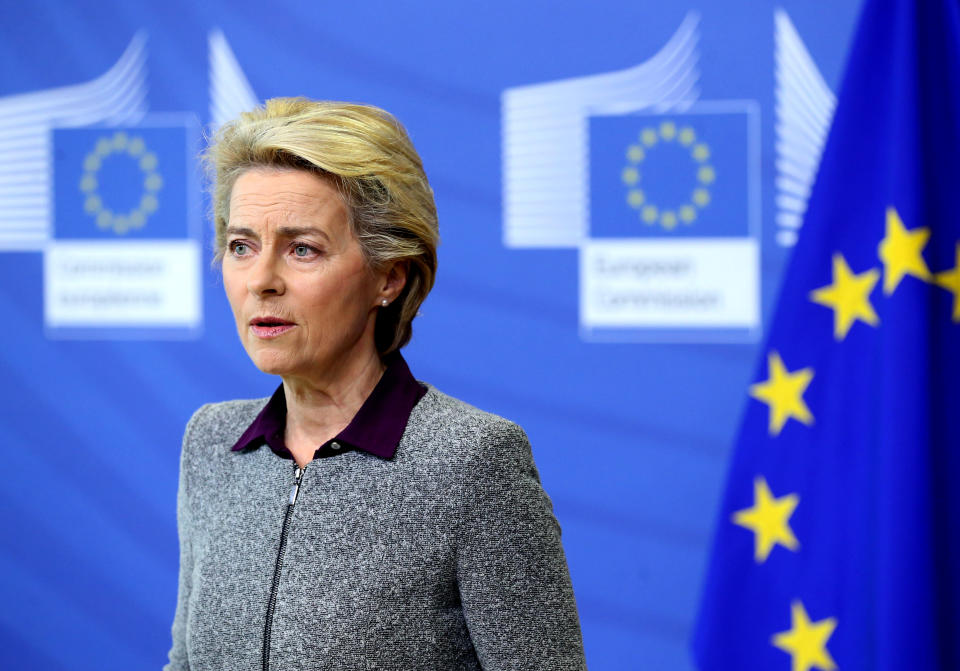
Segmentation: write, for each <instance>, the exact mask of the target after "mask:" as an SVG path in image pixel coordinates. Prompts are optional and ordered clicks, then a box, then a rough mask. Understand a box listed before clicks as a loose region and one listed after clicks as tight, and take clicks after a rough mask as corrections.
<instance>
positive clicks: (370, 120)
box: [204, 98, 440, 355]
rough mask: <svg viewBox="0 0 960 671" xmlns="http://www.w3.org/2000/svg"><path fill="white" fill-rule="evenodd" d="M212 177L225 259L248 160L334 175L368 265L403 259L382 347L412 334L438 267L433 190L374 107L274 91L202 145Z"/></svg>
mask: <svg viewBox="0 0 960 671" xmlns="http://www.w3.org/2000/svg"><path fill="white" fill-rule="evenodd" d="M204 160H205V162H206V165H207V167H208V169H209V171H210V172H211V177H212V180H213V219H214V225H215V228H216V248H217V252H216V258H215V261H219V260H221V259H222V258H223V254H224V251H225V247H226V228H227V222H228V219H229V216H230V194H231V191H232V190H233V185H234V183H235V182H236V181H237V178H238V177H239V176H240V175H241V174H243V173H244V172H245V171H247V170H249V169H250V168H256V167H276V168H288V169H295V170H307V171H310V172H313V173H316V174H318V175H320V176H322V177H325V178H328V179H330V180H332V181H333V182H334V183H335V184H336V186H337V188H338V190H339V192H340V194H341V196H342V197H343V199H344V202H345V204H346V205H347V209H348V211H349V213H350V225H351V228H352V230H353V234H354V235H355V236H356V238H357V241H358V242H359V243H360V248H361V249H362V250H363V253H364V256H365V257H366V259H367V262H368V263H369V264H370V266H371V267H372V268H376V269H379V268H383V267H385V266H386V265H388V264H390V263H392V262H395V261H401V262H406V264H407V266H408V267H407V282H406V286H405V287H404V288H403V291H402V292H401V293H400V295H399V296H398V297H397V299H396V300H394V301H393V302H392V303H391V304H390V305H389V306H388V307H385V308H381V309H380V311H379V313H378V315H377V323H376V329H375V340H376V345H377V350H378V351H379V352H380V354H381V355H384V354H387V353H389V352H392V351H394V350H397V349H400V348H401V347H403V346H404V345H406V344H407V342H409V341H410V335H411V333H412V326H411V322H412V321H413V318H414V317H415V316H416V315H417V312H418V310H419V309H420V305H421V304H422V303H423V301H424V299H425V298H426V297H427V294H428V293H430V289H431V288H432V287H433V281H434V277H435V275H436V270H437V245H438V244H439V242H440V238H439V230H438V227H437V210H436V206H435V205H434V202H433V191H432V190H431V189H430V184H429V183H428V182H427V176H426V174H424V171H423V164H422V162H421V161H420V156H419V155H418V154H417V151H416V149H414V147H413V143H412V142H411V141H410V138H409V136H408V135H407V132H406V131H405V130H404V128H403V126H402V125H401V124H400V122H399V121H397V120H396V119H395V118H394V117H393V116H392V115H391V114H389V113H388V112H386V111H384V110H382V109H379V108H377V107H373V106H372V105H358V104H352V103H342V102H331V101H313V100H308V99H306V98H274V99H272V100H268V101H267V102H266V103H265V104H264V105H263V106H262V107H258V108H256V109H254V110H252V111H250V112H245V113H243V114H241V115H240V117H239V118H238V119H236V120H234V121H232V122H230V123H227V124H225V125H224V126H222V127H221V128H220V129H219V130H218V131H217V133H216V135H215V136H214V138H213V141H212V143H211V145H210V147H209V148H208V149H207V150H206V152H205V153H204Z"/></svg>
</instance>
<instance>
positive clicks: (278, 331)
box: [250, 320, 297, 338]
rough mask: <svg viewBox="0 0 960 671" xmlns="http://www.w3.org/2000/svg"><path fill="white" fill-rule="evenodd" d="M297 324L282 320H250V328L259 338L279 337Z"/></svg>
mask: <svg viewBox="0 0 960 671" xmlns="http://www.w3.org/2000/svg"><path fill="white" fill-rule="evenodd" d="M296 326H297V325H296V324H291V323H290V322H285V321H280V320H265V321H261V320H254V321H251V322H250V330H251V331H252V332H253V334H254V335H255V336H257V337H258V338H277V337H279V336H282V335H283V334H284V333H287V332H288V331H290V330H291V329H293V328H295V327H296Z"/></svg>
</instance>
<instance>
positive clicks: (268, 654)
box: [166, 99, 585, 671]
mask: <svg viewBox="0 0 960 671" xmlns="http://www.w3.org/2000/svg"><path fill="white" fill-rule="evenodd" d="M207 159H208V163H209V164H210V166H211V167H212V169H213V173H214V181H215V191H214V214H215V220H216V232H217V245H218V249H219V253H218V259H219V260H220V262H221V267H222V272H223V284H224V288H225V290H226V294H227V298H228V300H229V302H230V306H231V308H232V309H233V314H234V317H235V318H236V322H237V330H238V332H239V335H240V339H241V341H242V342H243V345H244V347H245V348H246V350H247V353H248V354H249V355H250V358H251V359H252V360H253V362H254V364H255V365H256V366H257V367H258V368H260V369H261V370H262V371H264V372H265V373H269V374H271V375H279V376H280V377H281V378H282V379H283V383H282V384H281V385H280V386H279V387H278V389H277V391H276V392H275V393H274V395H273V396H272V397H271V398H270V399H269V400H267V401H266V402H265V401H264V400H255V401H230V402H226V403H217V404H212V405H207V406H204V407H202V408H200V410H198V411H197V412H196V414H195V415H194V416H193V418H192V419H191V420H190V422H189V424H188V425H187V429H186V433H185V435H184V442H183V453H182V457H181V470H180V489H179V495H178V523H179V530H180V586H179V599H178V603H177V610H176V615H175V618H174V623H173V647H172V649H171V651H170V663H169V664H168V666H167V667H166V668H168V669H203V670H208V669H223V670H225V671H241V670H246V669H264V670H266V669H344V670H347V669H349V670H351V671H353V670H356V669H396V670H397V671H401V670H402V671H412V670H415V669H443V670H445V671H446V670H451V669H538V670H541V671H543V670H548V669H582V668H585V664H584V658H583V650H582V644H581V640H580V629H579V623H578V619H577V613H576V606H575V603H574V598H573V593H572V590H571V587H570V580H569V576H568V572H567V566H566V562H565V560H564V556H563V549H562V546H561V544H560V530H559V527H558V525H557V523H556V520H555V518H554V517H553V514H552V507H551V504H550V501H549V499H548V498H547V496H546V494H545V493H544V492H543V489H542V488H541V486H540V482H539V479H538V476H537V471H536V468H535V466H534V463H533V460H532V457H531V453H530V445H529V443H528V441H527V438H526V436H525V435H524V433H523V431H522V430H521V429H520V428H519V427H517V426H516V425H515V424H512V423H510V422H508V421H506V420H504V419H502V418H500V417H496V416H494V415H490V414H487V413H484V412H481V411H479V410H477V409H475V408H472V407H470V406H468V405H466V404H465V403H463V402H461V401H458V400H456V399H453V398H451V397H449V396H446V395H444V394H443V393H441V392H439V391H437V390H436V389H435V388H433V387H431V386H429V385H424V384H421V383H419V382H417V381H416V379H415V378H414V377H413V376H412V375H411V373H410V371H409V369H408V368H407V365H406V363H405V362H404V360H403V357H402V356H401V355H400V352H399V349H400V348H401V347H403V346H404V345H405V344H406V343H407V342H408V341H409V339H410V333H411V322H412V320H413V318H414V316H415V315H416V314H417V310H418V308H419V306H420V304H421V303H422V302H423V300H424V298H425V297H426V295H427V293H428V292H429V291H430V288H431V287H432V285H433V279H434V272H435V269H436V245H437V242H438V234H437V219H436V210H435V208H434V203H433V196H432V193H431V191H430V187H429V185H428V183H427V179H426V176H425V175H424V172H423V168H422V165H421V163H420V158H419V156H418V155H417V153H416V151H415V150H414V148H413V145H412V144H411V142H410V140H409V138H408V137H407V135H406V133H405V131H404V130H403V128H402V127H401V126H400V124H399V123H398V122H397V121H396V120H394V119H393V117H391V116H390V115H389V114H387V113H386V112H383V111H382V110H379V109H376V108H374V107H367V106H362V105H349V104H342V103H329V102H311V101H308V100H304V99H276V100H271V101H269V102H267V104H266V106H265V107H263V108H261V109H257V110H254V111H253V112H250V113H247V114H244V115H242V116H241V117H240V118H239V119H238V120H236V121H234V122H233V123H230V124H227V125H226V126H225V127H224V128H222V129H221V130H220V132H219V133H218V134H217V136H216V138H215V140H214V142H213V144H212V146H211V148H210V149H209V150H208V153H207Z"/></svg>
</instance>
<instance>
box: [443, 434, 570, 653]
mask: <svg viewBox="0 0 960 671" xmlns="http://www.w3.org/2000/svg"><path fill="white" fill-rule="evenodd" d="M483 442H484V443H485V444H484V445H483V448H482V450H480V451H479V453H478V454H477V455H476V456H475V457H474V458H473V459H471V460H469V463H467V464H465V466H466V470H465V475H464V478H465V480H464V483H465V484H464V491H463V496H462V498H461V499H460V502H461V504H462V506H463V507H462V509H461V511H460V515H459V520H460V528H459V530H458V541H457V542H458V547H457V581H458V587H459V590H460V598H461V602H462V604H463V610H464V613H465V616H466V620H467V626H468V628H469V631H470V637H471V639H472V642H473V645H474V648H475V650H476V652H477V657H478V658H479V660H480V663H481V666H482V667H483V669H484V670H485V671H499V670H501V669H504V670H505V669H511V670H514V671H517V670H521V669H530V670H531V671H532V670H537V671H555V670H556V671H567V670H577V671H579V670H581V669H586V662H585V659H584V653H583V642H582V639H581V635H580V621H579V618H578V616H577V606H576V602H575V600H574V596H573V588H572V586H571V584H570V575H569V571H568V569H567V562H566V558H565V557H564V554H563V546H562V545H561V542H560V525H559V524H558V523H557V520H556V518H555V517H554V515H553V505H552V504H551V502H550V499H549V498H548V497H547V495H546V493H545V492H544V490H543V487H542V486H541V485H540V478H539V475H538V473H537V468H536V466H535V465H534V462H533V455H532V453H531V450H530V442H529V441H528V440H527V437H526V435H525V434H524V432H523V430H522V429H520V427H518V426H517V425H515V424H512V423H510V422H507V421H505V420H503V421H502V422H500V423H497V424H494V425H492V426H491V427H490V436H489V437H487V438H485V440H484V441H483Z"/></svg>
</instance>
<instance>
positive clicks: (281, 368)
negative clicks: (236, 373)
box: [250, 352, 293, 375]
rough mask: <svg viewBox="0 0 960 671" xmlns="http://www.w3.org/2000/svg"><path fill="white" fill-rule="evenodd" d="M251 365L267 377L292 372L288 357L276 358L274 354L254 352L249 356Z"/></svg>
mask: <svg viewBox="0 0 960 671" xmlns="http://www.w3.org/2000/svg"><path fill="white" fill-rule="evenodd" d="M250 359H251V360H252V361H253V365H254V366H256V367H257V368H259V369H260V370H261V371H262V372H264V373H266V374H267V375H286V374H287V373H289V372H291V371H292V370H293V366H292V365H291V363H292V362H291V361H290V360H289V358H288V357H285V356H277V353H275V352H254V353H252V354H251V355H250Z"/></svg>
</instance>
